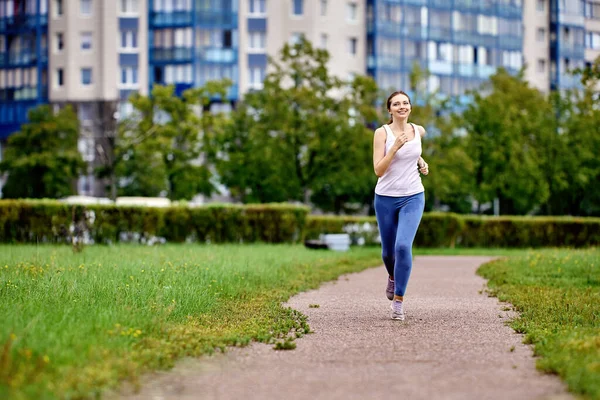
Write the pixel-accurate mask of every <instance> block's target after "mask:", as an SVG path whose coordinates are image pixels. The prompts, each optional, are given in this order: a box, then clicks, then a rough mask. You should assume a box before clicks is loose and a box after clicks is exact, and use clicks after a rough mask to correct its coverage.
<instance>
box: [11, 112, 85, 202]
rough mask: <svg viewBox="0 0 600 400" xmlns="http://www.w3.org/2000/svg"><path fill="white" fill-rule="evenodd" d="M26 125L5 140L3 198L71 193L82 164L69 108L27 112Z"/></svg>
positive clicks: (74, 117)
mask: <svg viewBox="0 0 600 400" xmlns="http://www.w3.org/2000/svg"><path fill="white" fill-rule="evenodd" d="M28 117H29V122H28V123H26V124H24V125H23V126H22V127H21V130H20V131H19V132H17V133H15V134H14V135H12V136H10V138H9V139H8V143H7V144H8V146H7V148H6V153H5V155H4V161H3V162H2V163H0V171H4V172H7V173H8V179H7V181H6V184H5V185H4V187H3V189H2V192H3V196H4V197H5V198H61V197H65V196H69V195H72V194H74V193H75V181H76V179H77V177H78V176H79V174H80V172H81V170H82V168H83V167H84V165H85V164H84V162H83V160H82V158H81V154H80V153H79V151H78V149H77V140H78V138H79V121H78V119H77V115H76V114H75V112H74V111H73V109H72V108H71V107H70V106H66V107H64V108H62V109H61V110H59V111H58V112H56V113H54V112H53V111H52V108H50V106H48V105H43V106H39V107H37V108H34V109H32V110H31V111H30V112H29V115H28Z"/></svg>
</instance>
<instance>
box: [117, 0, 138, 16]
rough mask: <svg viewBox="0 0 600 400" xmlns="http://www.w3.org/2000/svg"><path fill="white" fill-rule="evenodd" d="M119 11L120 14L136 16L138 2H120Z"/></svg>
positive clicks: (134, 0)
mask: <svg viewBox="0 0 600 400" xmlns="http://www.w3.org/2000/svg"><path fill="white" fill-rule="evenodd" d="M120 3H121V6H120V11H121V13H122V14H137V13H138V0H120Z"/></svg>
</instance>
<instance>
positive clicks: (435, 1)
mask: <svg viewBox="0 0 600 400" xmlns="http://www.w3.org/2000/svg"><path fill="white" fill-rule="evenodd" d="M429 7H431V8H437V9H445V10H451V9H453V8H454V7H453V5H452V2H451V1H448V0H429Z"/></svg>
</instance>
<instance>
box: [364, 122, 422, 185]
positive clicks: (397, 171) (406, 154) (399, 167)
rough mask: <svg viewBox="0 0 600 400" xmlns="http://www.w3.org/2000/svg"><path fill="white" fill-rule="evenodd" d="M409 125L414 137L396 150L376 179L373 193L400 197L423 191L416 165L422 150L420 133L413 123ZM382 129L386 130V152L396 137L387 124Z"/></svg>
mask: <svg viewBox="0 0 600 400" xmlns="http://www.w3.org/2000/svg"><path fill="white" fill-rule="evenodd" d="M411 125H412V126H413V128H414V130H415V137H414V139H413V140H410V141H408V142H406V143H404V146H402V147H401V148H400V150H398V151H397V152H396V154H395V155H394V158H393V159H392V162H391V163H390V165H389V167H388V169H387V170H386V171H385V173H384V174H383V176H381V177H380V178H379V179H378V180H377V186H375V193H377V194H378V195H381V196H391V197H401V196H412V195H413V194H417V193H421V192H424V191H425V188H424V187H423V183H422V182H421V175H419V170H418V167H417V161H419V157H420V156H421V151H422V147H421V134H420V133H419V131H418V130H417V127H416V126H415V125H414V124H411ZM383 129H385V132H386V138H385V153H384V154H387V153H388V152H389V151H390V149H391V147H392V145H393V144H394V141H395V140H396V137H395V136H394V134H393V133H392V130H391V128H390V127H389V126H388V125H383Z"/></svg>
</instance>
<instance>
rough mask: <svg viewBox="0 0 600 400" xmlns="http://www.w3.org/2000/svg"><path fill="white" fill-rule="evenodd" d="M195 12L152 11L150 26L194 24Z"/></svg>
mask: <svg viewBox="0 0 600 400" xmlns="http://www.w3.org/2000/svg"><path fill="white" fill-rule="evenodd" d="M193 21H194V14H193V13H192V12H191V11H173V12H152V13H150V27H151V28H152V27H153V28H162V27H178V26H190V25H192V24H193Z"/></svg>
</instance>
